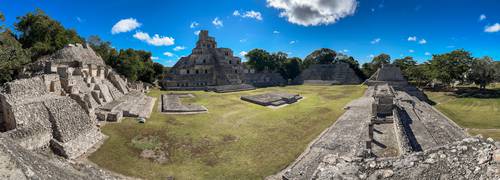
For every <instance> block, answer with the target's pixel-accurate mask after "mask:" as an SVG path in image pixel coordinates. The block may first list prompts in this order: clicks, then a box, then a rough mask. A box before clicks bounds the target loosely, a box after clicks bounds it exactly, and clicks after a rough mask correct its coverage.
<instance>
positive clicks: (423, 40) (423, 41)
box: [418, 39, 427, 44]
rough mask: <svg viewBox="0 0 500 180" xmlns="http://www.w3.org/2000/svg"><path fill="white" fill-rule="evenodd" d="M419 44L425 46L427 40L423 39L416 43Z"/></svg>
mask: <svg viewBox="0 0 500 180" xmlns="http://www.w3.org/2000/svg"><path fill="white" fill-rule="evenodd" d="M418 43H419V44H427V40H425V39H421V40H420V41H418Z"/></svg>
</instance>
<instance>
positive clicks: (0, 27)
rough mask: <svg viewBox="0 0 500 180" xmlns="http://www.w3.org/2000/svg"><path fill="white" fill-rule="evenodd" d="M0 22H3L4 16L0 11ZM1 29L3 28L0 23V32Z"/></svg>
mask: <svg viewBox="0 0 500 180" xmlns="http://www.w3.org/2000/svg"><path fill="white" fill-rule="evenodd" d="M0 22H5V16H3V13H2V12H0ZM3 29H4V25H3V23H2V25H0V32H3Z"/></svg>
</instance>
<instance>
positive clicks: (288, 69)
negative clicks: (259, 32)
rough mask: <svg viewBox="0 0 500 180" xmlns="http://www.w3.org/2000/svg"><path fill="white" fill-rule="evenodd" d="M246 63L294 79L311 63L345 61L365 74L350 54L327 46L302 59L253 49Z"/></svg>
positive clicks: (361, 75)
mask: <svg viewBox="0 0 500 180" xmlns="http://www.w3.org/2000/svg"><path fill="white" fill-rule="evenodd" d="M245 57H246V58H247V62H246V64H247V65H248V66H249V67H251V68H253V69H255V70H256V71H257V72H259V71H272V72H279V73H280V74H281V76H283V78H285V79H289V80H291V79H294V78H295V77H297V76H298V75H299V74H300V73H301V72H302V70H304V69H307V68H308V67H309V66H310V65H313V64H333V63H338V62H345V63H347V64H349V66H350V67H351V68H352V69H353V70H354V71H355V72H356V74H358V75H359V76H360V77H362V78H364V77H365V75H364V74H363V72H362V71H361V69H360V68H359V63H358V61H356V60H355V59H354V58H353V57H352V56H347V55H344V54H342V53H337V52H335V51H334V50H331V49H328V48H321V49H318V50H315V51H313V52H312V53H311V54H309V55H308V56H307V57H306V58H304V60H302V59H300V58H298V57H288V54H286V53H284V52H276V53H269V52H267V51H265V50H263V49H253V50H251V51H250V52H248V53H247V54H246V55H245Z"/></svg>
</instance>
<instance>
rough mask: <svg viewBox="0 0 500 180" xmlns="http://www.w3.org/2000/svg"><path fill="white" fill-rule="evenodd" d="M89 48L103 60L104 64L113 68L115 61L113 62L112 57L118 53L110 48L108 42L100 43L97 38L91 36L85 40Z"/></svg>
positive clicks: (99, 39)
mask: <svg viewBox="0 0 500 180" xmlns="http://www.w3.org/2000/svg"><path fill="white" fill-rule="evenodd" d="M87 42H88V43H89V45H90V47H91V48H92V49H93V50H94V51H95V52H96V53H97V54H98V55H99V56H101V58H102V59H103V60H104V62H105V63H106V64H108V65H110V66H112V67H113V65H116V64H113V63H114V62H115V61H113V59H114V58H113V56H117V55H118V52H117V51H116V49H115V48H113V47H111V43H110V42H108V41H102V40H101V38H99V36H96V35H92V36H89V37H88V39H87Z"/></svg>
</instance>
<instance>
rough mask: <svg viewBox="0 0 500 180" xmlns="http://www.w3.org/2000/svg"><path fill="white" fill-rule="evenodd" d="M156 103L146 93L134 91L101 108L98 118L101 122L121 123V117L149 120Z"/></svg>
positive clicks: (97, 113) (97, 114)
mask: <svg viewBox="0 0 500 180" xmlns="http://www.w3.org/2000/svg"><path fill="white" fill-rule="evenodd" d="M155 101H156V99H155V98H152V97H149V96H146V95H145V94H144V93H141V92H136V91H132V92H130V93H128V94H126V95H124V96H122V97H120V98H119V99H117V100H115V101H112V102H110V103H108V104H106V105H104V106H102V107H100V108H99V110H98V111H97V112H96V116H97V119H99V120H100V121H120V120H121V117H142V118H149V116H150V115H151V112H152V111H153V107H154V104H155Z"/></svg>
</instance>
